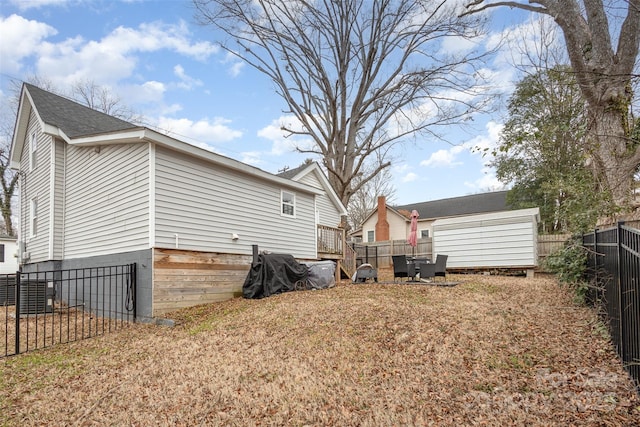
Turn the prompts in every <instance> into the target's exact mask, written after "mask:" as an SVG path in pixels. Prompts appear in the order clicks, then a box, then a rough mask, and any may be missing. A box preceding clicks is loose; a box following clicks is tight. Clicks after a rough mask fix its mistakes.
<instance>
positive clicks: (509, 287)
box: [0, 275, 640, 426]
mask: <svg viewBox="0 0 640 427" xmlns="http://www.w3.org/2000/svg"><path fill="white" fill-rule="evenodd" d="M456 279H457V280H459V281H460V282H461V283H460V284H459V285H458V286H456V287H450V288H445V287H433V286H427V285H406V284H394V285H389V284H379V285H378V284H370V283H367V284H364V285H362V284H360V285H352V284H347V283H344V284H341V285H339V286H337V287H335V288H333V289H329V290H323V291H305V292H291V293H287V294H282V295H277V296H273V297H270V298H266V299H263V300H243V299H236V300H233V301H228V302H224V303H219V304H212V305H207V306H200V307H195V308H192V309H189V310H184V311H180V312H176V313H174V314H173V316H171V317H172V318H174V319H175V320H177V321H178V325H177V326H176V327H174V328H167V327H159V326H151V325H140V324H138V325H133V326H132V327H129V328H125V329H123V330H120V331H116V332H114V333H111V334H108V335H106V336H102V337H98V338H92V339H89V340H85V341H81V342H75V343H71V344H63V345H58V346H56V347H53V348H51V349H47V350H44V351H34V352H31V353H25V354H22V355H20V356H17V357H11V358H8V359H2V361H0V363H1V364H2V365H1V367H0V369H1V371H0V372H1V376H0V425H2V424H4V425H9V426H12V425H16V426H17V425H20V426H25V425H26V426H34V425H55V426H62V425H78V426H111V425H113V426H124V425H131V426H174V425H175V426H192V425H196V426H198V425H205V426H209V425H213V426H217V425H232V426H234V425H238V426H253V425H287V426H289V425H292V426H329V425H331V426H333V425H341V426H392V425H397V426H413V425H415V426H422V425H445V426H449V425H455V426H458V425H492V426H506V425H527V426H548V425H562V426H565V425H580V426H591V425H593V426H607V425H610V426H632V425H640V397H638V395H637V394H636V393H635V390H634V388H633V385H632V382H631V380H630V379H629V377H628V376H627V374H626V373H625V371H624V370H623V368H622V367H621V365H620V362H619V361H618V359H617V357H616V355H615V353H614V352H613V350H612V347H611V344H610V342H609V340H608V338H607V336H606V332H605V329H604V328H603V326H602V324H601V323H600V322H599V321H598V319H597V317H596V315H595V314H594V311H593V310H592V309H589V308H585V307H581V306H577V305H575V304H574V303H573V301H572V297H571V294H570V292H568V291H566V290H565V289H563V288H561V287H559V286H558V285H557V284H556V282H555V281H554V280H553V279H552V278H549V277H536V278H535V279H525V278H516V277H496V276H472V275H467V276H457V277H456Z"/></svg>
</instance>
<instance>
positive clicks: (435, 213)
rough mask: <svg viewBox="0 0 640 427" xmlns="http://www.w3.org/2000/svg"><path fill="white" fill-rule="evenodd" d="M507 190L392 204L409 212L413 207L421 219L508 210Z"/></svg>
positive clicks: (400, 209)
mask: <svg viewBox="0 0 640 427" xmlns="http://www.w3.org/2000/svg"><path fill="white" fill-rule="evenodd" d="M507 192H508V191H494V192H490V193H480V194H472V195H469V196H460V197H451V198H448V199H440V200H431V201H428V202H420V203H412V204H409V205H402V206H394V209H395V210H397V211H403V210H404V211H409V212H411V211H412V210H414V209H415V210H417V211H418V213H419V214H420V219H421V220H424V219H432V218H446V217H451V216H458V215H469V214H478V213H486V212H499V211H508V210H511V208H510V207H509V206H508V205H507Z"/></svg>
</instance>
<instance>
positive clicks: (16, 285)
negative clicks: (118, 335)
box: [0, 264, 136, 357]
mask: <svg viewBox="0 0 640 427" xmlns="http://www.w3.org/2000/svg"><path fill="white" fill-rule="evenodd" d="M135 295H136V264H126V265H118V266H109V267H93V268H81V269H71V270H54V271H40V272H33V273H25V272H18V273H16V274H15V275H0V306H3V307H0V328H4V339H3V341H2V343H0V357H5V356H12V355H15V354H19V353H24V352H26V351H30V350H35V349H40V348H44V347H50V346H53V345H55V344H60V343H67V342H72V341H77V340H81V339H85V338H90V337H94V336H97V335H103V334H105V333H107V332H110V331H113V330H116V329H119V328H122V327H123V326H124V325H126V324H128V323H130V322H135V320H136V300H135ZM2 338H3V336H2V330H1V329H0V339H2Z"/></svg>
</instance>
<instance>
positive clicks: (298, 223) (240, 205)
mask: <svg viewBox="0 0 640 427" xmlns="http://www.w3.org/2000/svg"><path fill="white" fill-rule="evenodd" d="M155 159H156V167H155V170H156V176H155V186H156V200H155V218H156V235H155V242H156V246H157V247H159V248H168V249H186V250H192V251H206V252H221V253H228V254H244V255H247V254H251V251H252V245H258V247H259V248H260V250H268V251H271V252H280V253H288V254H291V255H293V256H294V257H296V258H304V259H315V258H316V250H315V218H314V216H315V210H314V195H313V194H307V193H304V192H301V191H298V190H291V189H288V191H291V192H293V193H295V194H296V213H295V218H291V217H285V216H282V215H281V214H280V210H281V205H280V191H281V190H282V189H286V188H285V187H280V186H278V185H276V184H273V183H269V182H265V181H261V180H258V179H256V178H252V177H248V176H246V175H244V174H241V173H240V172H236V171H233V170H230V169H226V168H223V167H220V166H216V165H212V164H211V163H209V162H207V161H205V160H198V159H194V158H193V157H187V156H186V155H184V154H182V153H179V152H176V151H172V150H170V149H167V148H164V147H157V149H156V156H155ZM232 233H237V234H238V235H239V239H238V240H232V239H231V236H232Z"/></svg>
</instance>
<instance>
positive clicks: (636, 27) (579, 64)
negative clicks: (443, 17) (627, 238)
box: [463, 0, 640, 209]
mask: <svg viewBox="0 0 640 427" xmlns="http://www.w3.org/2000/svg"><path fill="white" fill-rule="evenodd" d="M617 3H618V4H617V7H616V6H615V5H611V4H610V5H608V6H607V5H605V4H604V3H603V1H602V0H582V1H581V2H579V1H578V0H562V1H560V0H530V1H527V2H524V1H494V2H490V1H487V0H474V1H469V2H467V5H466V7H467V11H466V12H465V13H464V14H463V16H467V15H469V14H476V13H477V12H481V11H483V10H486V9H489V8H493V7H500V6H508V7H515V8H518V9H523V10H528V11H531V12H534V13H541V14H545V15H549V16H551V17H552V18H553V20H554V21H555V22H556V24H557V25H558V26H559V27H560V29H561V30H562V32H563V35H564V41H565V46H566V49H567V54H568V56H569V60H570V62H571V67H572V68H573V71H574V73H575V77H576V80H577V82H578V85H579V87H580V92H581V93H582V96H583V97H584V99H585V101H586V103H587V113H588V130H587V138H585V141H586V143H585V147H584V151H585V154H587V155H588V156H589V157H590V163H591V166H592V168H593V170H594V173H595V175H596V178H597V181H598V185H599V187H600V188H599V189H600V190H601V191H602V192H603V193H605V194H608V195H610V197H611V199H612V201H613V203H614V204H615V206H617V207H618V208H623V209H629V208H630V202H631V195H632V189H633V187H634V183H633V179H634V178H633V177H634V173H635V172H636V171H637V169H638V164H639V163H640V142H639V141H638V140H637V139H636V138H634V137H633V132H634V125H635V122H636V120H634V117H633V114H632V111H631V105H632V102H633V92H632V90H631V88H632V81H633V79H634V78H637V77H638V76H637V75H635V76H634V74H633V73H634V69H635V67H636V61H637V59H638V50H639V46H640V0H626V3H625V2H624V1H619V2H617ZM618 12H623V14H624V15H623V16H620V17H619V16H617V13H618ZM617 24H619V25H617ZM614 29H617V31H618V32H617V34H614V35H613V36H612V34H611V33H612V31H613V30H614ZM614 44H617V46H614Z"/></svg>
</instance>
